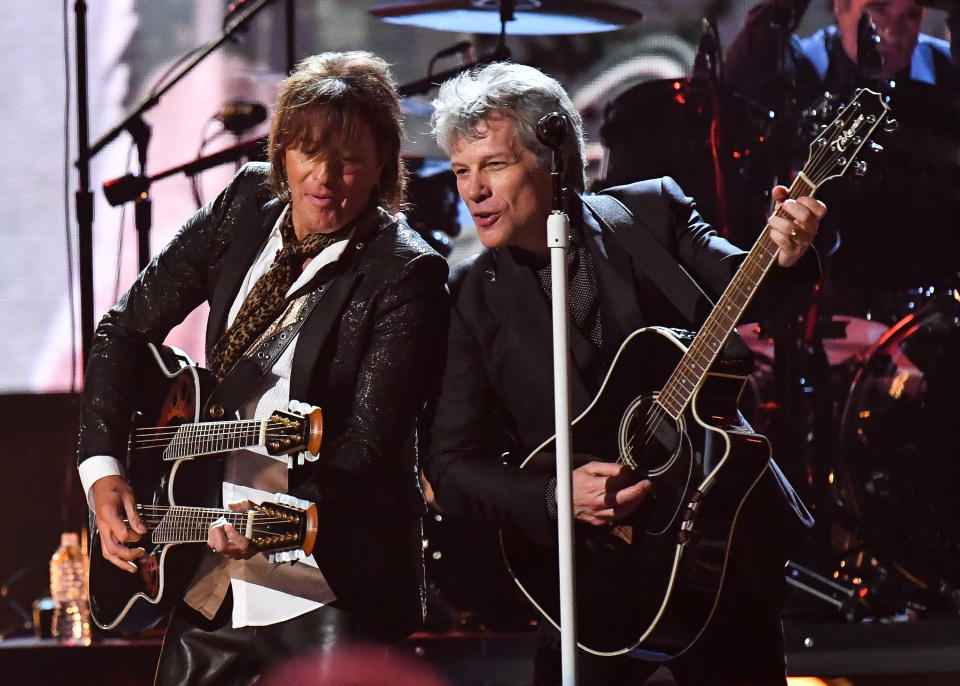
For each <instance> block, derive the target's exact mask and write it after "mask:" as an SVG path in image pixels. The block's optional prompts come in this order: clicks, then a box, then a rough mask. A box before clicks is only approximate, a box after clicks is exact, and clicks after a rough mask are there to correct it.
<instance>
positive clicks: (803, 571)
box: [784, 560, 857, 621]
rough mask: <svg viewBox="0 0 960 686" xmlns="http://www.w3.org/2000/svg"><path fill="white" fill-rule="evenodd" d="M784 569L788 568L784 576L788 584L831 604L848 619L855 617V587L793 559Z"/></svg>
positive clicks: (788, 561)
mask: <svg viewBox="0 0 960 686" xmlns="http://www.w3.org/2000/svg"><path fill="white" fill-rule="evenodd" d="M784 569H785V570H786V574H785V576H784V578H785V579H786V582H787V585H788V586H792V587H793V588H796V589H797V590H799V591H802V592H803V593H806V594H807V595H810V596H813V597H814V598H816V599H817V600H821V601H823V602H824V603H826V604H827V605H830V606H831V607H833V608H834V609H835V610H836V611H837V612H840V613H841V614H843V615H844V617H845V618H846V619H847V620H848V621H852V620H853V619H854V617H853V615H852V614H851V613H852V610H853V605H854V604H855V603H856V596H857V593H856V589H855V588H853V587H851V586H847V585H846V584H840V583H837V582H836V581H834V580H833V579H829V578H827V577H825V576H823V575H822V574H818V573H816V572H815V571H813V570H812V569H808V568H807V567H804V566H802V565H799V564H797V563H796V562H794V561H793V560H787V564H786V565H785V567H784Z"/></svg>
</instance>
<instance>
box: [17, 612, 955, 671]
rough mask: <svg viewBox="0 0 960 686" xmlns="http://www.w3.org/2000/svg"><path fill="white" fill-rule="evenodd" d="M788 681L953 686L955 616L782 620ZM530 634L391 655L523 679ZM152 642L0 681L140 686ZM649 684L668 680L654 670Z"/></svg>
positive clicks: (455, 637) (78, 652)
mask: <svg viewBox="0 0 960 686" xmlns="http://www.w3.org/2000/svg"><path fill="white" fill-rule="evenodd" d="M786 640H787V661H788V665H789V671H790V674H791V675H792V676H817V677H820V678H821V679H824V680H832V679H844V680H845V681H842V682H839V683H843V684H845V686H893V685H894V684H897V685H901V686H947V685H954V684H960V620H942V621H941V620H937V621H932V620H928V621H918V622H902V623H891V624H787V625H786ZM535 641H536V638H535V635H534V634H533V633H532V632H530V633H492V632H491V633H449V632H448V633H444V634H436V633H422V634H416V635H414V636H412V637H411V638H409V639H407V640H406V641H405V642H404V643H403V644H402V645H401V650H402V651H405V652H409V653H411V654H414V655H417V656H418V657H420V658H421V659H423V660H425V661H426V662H428V663H430V664H431V665H433V666H434V667H436V668H437V670H438V671H439V672H440V673H442V674H443V675H444V676H445V677H446V678H447V680H448V681H449V682H450V683H451V685H455V686H461V685H463V686H474V685H476V686H514V685H516V686H520V685H522V684H526V683H528V682H529V673H530V656H531V655H532V653H533V649H534V645H535ZM159 650H160V639H159V638H158V637H151V638H130V639H122V638H100V639H98V640H95V641H94V643H93V645H91V646H88V647H72V646H64V645H61V644H59V643H57V642H56V641H52V640H37V639H32V638H12V639H7V640H5V641H0V684H4V685H6V684H11V685H12V684H20V683H30V684H39V685H41V686H42V685H45V684H58V683H64V679H65V678H66V677H65V675H69V682H70V684H71V686H84V685H86V684H90V685H91V686H94V685H95V686H140V685H141V684H142V685H144V686H148V685H149V684H150V683H151V681H152V678H153V669H154V665H155V663H156V659H157V654H158V653H159ZM650 683H653V684H659V685H664V686H665V685H667V684H671V683H673V682H672V680H671V679H670V675H669V673H668V672H667V671H666V670H663V669H661V670H659V671H658V672H657V673H656V675H655V676H654V677H653V679H652V680H651V682H650Z"/></svg>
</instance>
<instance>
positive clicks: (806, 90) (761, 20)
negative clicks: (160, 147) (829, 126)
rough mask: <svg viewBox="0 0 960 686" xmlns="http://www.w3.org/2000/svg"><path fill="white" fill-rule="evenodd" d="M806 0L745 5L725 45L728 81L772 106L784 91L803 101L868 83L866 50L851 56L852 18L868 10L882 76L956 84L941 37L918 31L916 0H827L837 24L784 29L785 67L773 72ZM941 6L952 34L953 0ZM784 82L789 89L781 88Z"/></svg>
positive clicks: (958, 11)
mask: <svg viewBox="0 0 960 686" xmlns="http://www.w3.org/2000/svg"><path fill="white" fill-rule="evenodd" d="M808 4H809V0H767V1H766V2H764V3H762V4H760V5H758V6H757V7H755V8H754V9H753V10H752V11H751V12H750V14H749V16H748V17H747V23H746V26H745V27H744V29H743V31H742V32H741V33H740V35H739V36H737V38H736V40H734V42H733V44H732V45H731V46H730V49H729V50H728V52H727V58H726V63H725V69H724V72H725V75H726V79H727V81H728V82H729V84H730V85H732V86H734V87H736V88H739V89H741V90H743V91H745V92H747V93H749V94H751V95H752V96H753V97H756V98H758V99H760V100H761V101H762V102H763V103H764V104H767V105H770V106H772V107H777V106H778V105H779V104H780V103H781V102H782V101H783V96H784V95H788V96H789V97H790V99H795V101H796V102H797V103H798V104H799V106H800V107H803V106H806V105H808V104H810V103H812V102H813V101H814V100H815V99H816V98H819V97H821V96H822V95H823V93H824V91H830V92H832V93H841V94H846V93H849V92H851V91H852V89H853V88H854V87H857V86H864V85H868V84H867V83H864V82H863V77H864V76H872V75H871V74H869V72H870V69H871V67H872V65H870V64H869V61H870V59H871V56H869V55H858V50H857V23H858V22H859V20H860V16H861V14H862V13H863V12H867V14H869V16H870V19H871V21H873V23H874V25H875V26H876V34H877V37H878V38H879V39H880V43H879V45H878V46H877V48H878V52H879V56H880V58H881V60H882V65H877V66H878V67H879V71H880V73H881V74H882V76H884V77H886V78H892V79H911V80H913V81H919V82H921V83H928V84H936V85H941V86H945V87H947V88H951V89H953V90H960V58H954V59H951V51H950V44H949V43H947V42H946V41H944V40H941V39H939V38H934V37H932V36H928V35H926V34H922V33H920V25H921V24H922V23H923V19H924V16H925V14H926V8H925V7H923V6H921V5H920V4H919V3H917V2H916V0H833V13H834V16H835V17H836V21H837V23H836V25H834V26H828V27H826V28H823V29H820V30H819V31H817V32H816V33H814V34H813V35H811V36H808V37H806V38H800V37H798V36H796V35H791V36H789V46H787V49H786V54H785V59H784V64H783V70H784V73H783V74H779V73H777V65H778V61H779V60H778V58H779V54H778V53H779V51H780V47H781V39H782V37H783V36H784V34H785V33H789V32H790V31H793V30H794V29H795V28H796V26H797V24H799V22H800V19H801V17H802V15H803V13H804V11H805V10H806V7H807V5H808ZM944 6H949V7H950V8H951V10H950V12H949V16H948V19H947V23H948V25H949V26H950V28H951V33H953V34H956V33H957V32H958V31H960V1H953V0H950V1H949V2H948V3H947V4H945V5H944ZM858 69H859V73H858ZM865 72H866V74H865ZM785 83H788V84H790V87H791V90H792V92H790V93H787V94H784V93H783V86H784V84H785Z"/></svg>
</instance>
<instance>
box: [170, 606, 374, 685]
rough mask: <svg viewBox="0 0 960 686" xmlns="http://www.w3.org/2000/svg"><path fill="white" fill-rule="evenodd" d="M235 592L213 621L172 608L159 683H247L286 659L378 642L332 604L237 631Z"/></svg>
mask: <svg viewBox="0 0 960 686" xmlns="http://www.w3.org/2000/svg"><path fill="white" fill-rule="evenodd" d="M232 609H233V602H232V594H230V593H229V592H228V593H227V597H226V599H225V600H224V602H223V605H222V606H221V607H220V610H219V611H218V612H217V615H216V617H214V618H213V620H207V619H206V618H205V617H203V616H202V615H200V614H199V613H197V612H195V611H194V610H193V609H191V608H189V607H187V606H186V605H183V604H181V605H179V606H178V607H177V609H176V610H174V613H173V616H172V617H171V619H170V625H169V627H168V628H167V633H166V635H165V636H164V639H163V648H162V649H161V651H160V661H159V664H158V665H157V675H156V679H155V681H154V685H155V686H228V685H229V686H246V685H247V684H252V683H254V682H256V681H257V679H258V678H259V677H260V675H261V674H262V673H263V672H264V671H266V670H268V669H269V668H271V667H272V666H274V665H275V664H278V663H280V662H282V661H283V660H285V659H287V658H290V657H293V656H297V655H315V656H322V655H325V654H328V653H330V652H331V651H333V650H334V649H335V648H337V647H338V646H339V647H342V646H343V645H344V644H347V643H358V642H368V641H376V640H378V636H376V634H375V632H373V631H371V630H369V629H368V628H367V627H365V626H363V625H362V623H361V622H359V621H358V620H357V619H355V618H354V617H353V616H352V615H351V614H349V613H347V612H344V611H343V610H339V609H337V608H336V607H333V606H331V605H326V606H324V607H321V608H318V609H316V610H313V611H311V612H308V613H306V614H304V615H300V616H299V617H294V618H293V619H289V620H287V621H285V622H279V623H277V624H271V625H268V626H247V627H242V628H240V629H234V628H233V626H232V623H231V620H230V617H231V612H232Z"/></svg>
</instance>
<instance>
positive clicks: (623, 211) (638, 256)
mask: <svg viewBox="0 0 960 686" xmlns="http://www.w3.org/2000/svg"><path fill="white" fill-rule="evenodd" d="M581 199H582V200H583V203H584V204H585V205H586V206H587V207H588V208H589V209H590V211H591V212H592V213H593V216H594V217H596V218H597V221H599V222H600V223H601V224H602V225H603V226H606V227H607V229H609V231H610V233H611V234H612V235H613V236H614V237H615V238H616V239H617V241H619V243H620V245H622V246H623V247H624V248H625V249H626V251H627V252H628V253H629V254H630V257H631V258H632V259H633V261H634V263H635V264H636V265H637V266H638V267H639V268H640V270H641V272H642V273H645V274H648V275H649V276H650V278H651V280H652V281H653V283H654V284H656V286H657V288H659V289H660V291H661V292H662V293H663V294H664V295H665V296H666V297H667V299H668V300H669V301H670V302H671V303H672V304H673V306H674V307H676V308H677V309H678V310H679V311H680V314H681V315H683V317H684V318H685V319H686V320H687V321H688V322H690V324H691V325H692V326H697V327H699V326H700V324H702V323H703V321H704V320H705V319H706V318H707V315H709V314H710V312H711V310H713V302H712V301H711V300H710V298H709V296H707V294H706V293H704V292H703V290H702V289H701V288H700V286H699V285H697V282H696V281H694V279H693V277H692V276H690V274H689V273H688V272H687V270H686V269H684V268H683V266H682V265H681V264H680V263H679V262H677V260H676V258H674V257H673V255H671V254H670V253H669V252H667V249H666V248H664V247H663V246H662V245H661V244H660V242H659V241H657V239H656V238H654V237H653V234H651V233H650V231H649V229H647V227H646V226H645V225H644V222H643V220H642V219H638V218H637V217H636V215H635V214H634V213H633V212H631V211H630V209H628V208H627V206H626V205H624V204H623V203H622V202H621V201H620V200H619V199H618V198H615V197H614V196H612V195H607V194H600V195H584V196H581Z"/></svg>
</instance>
